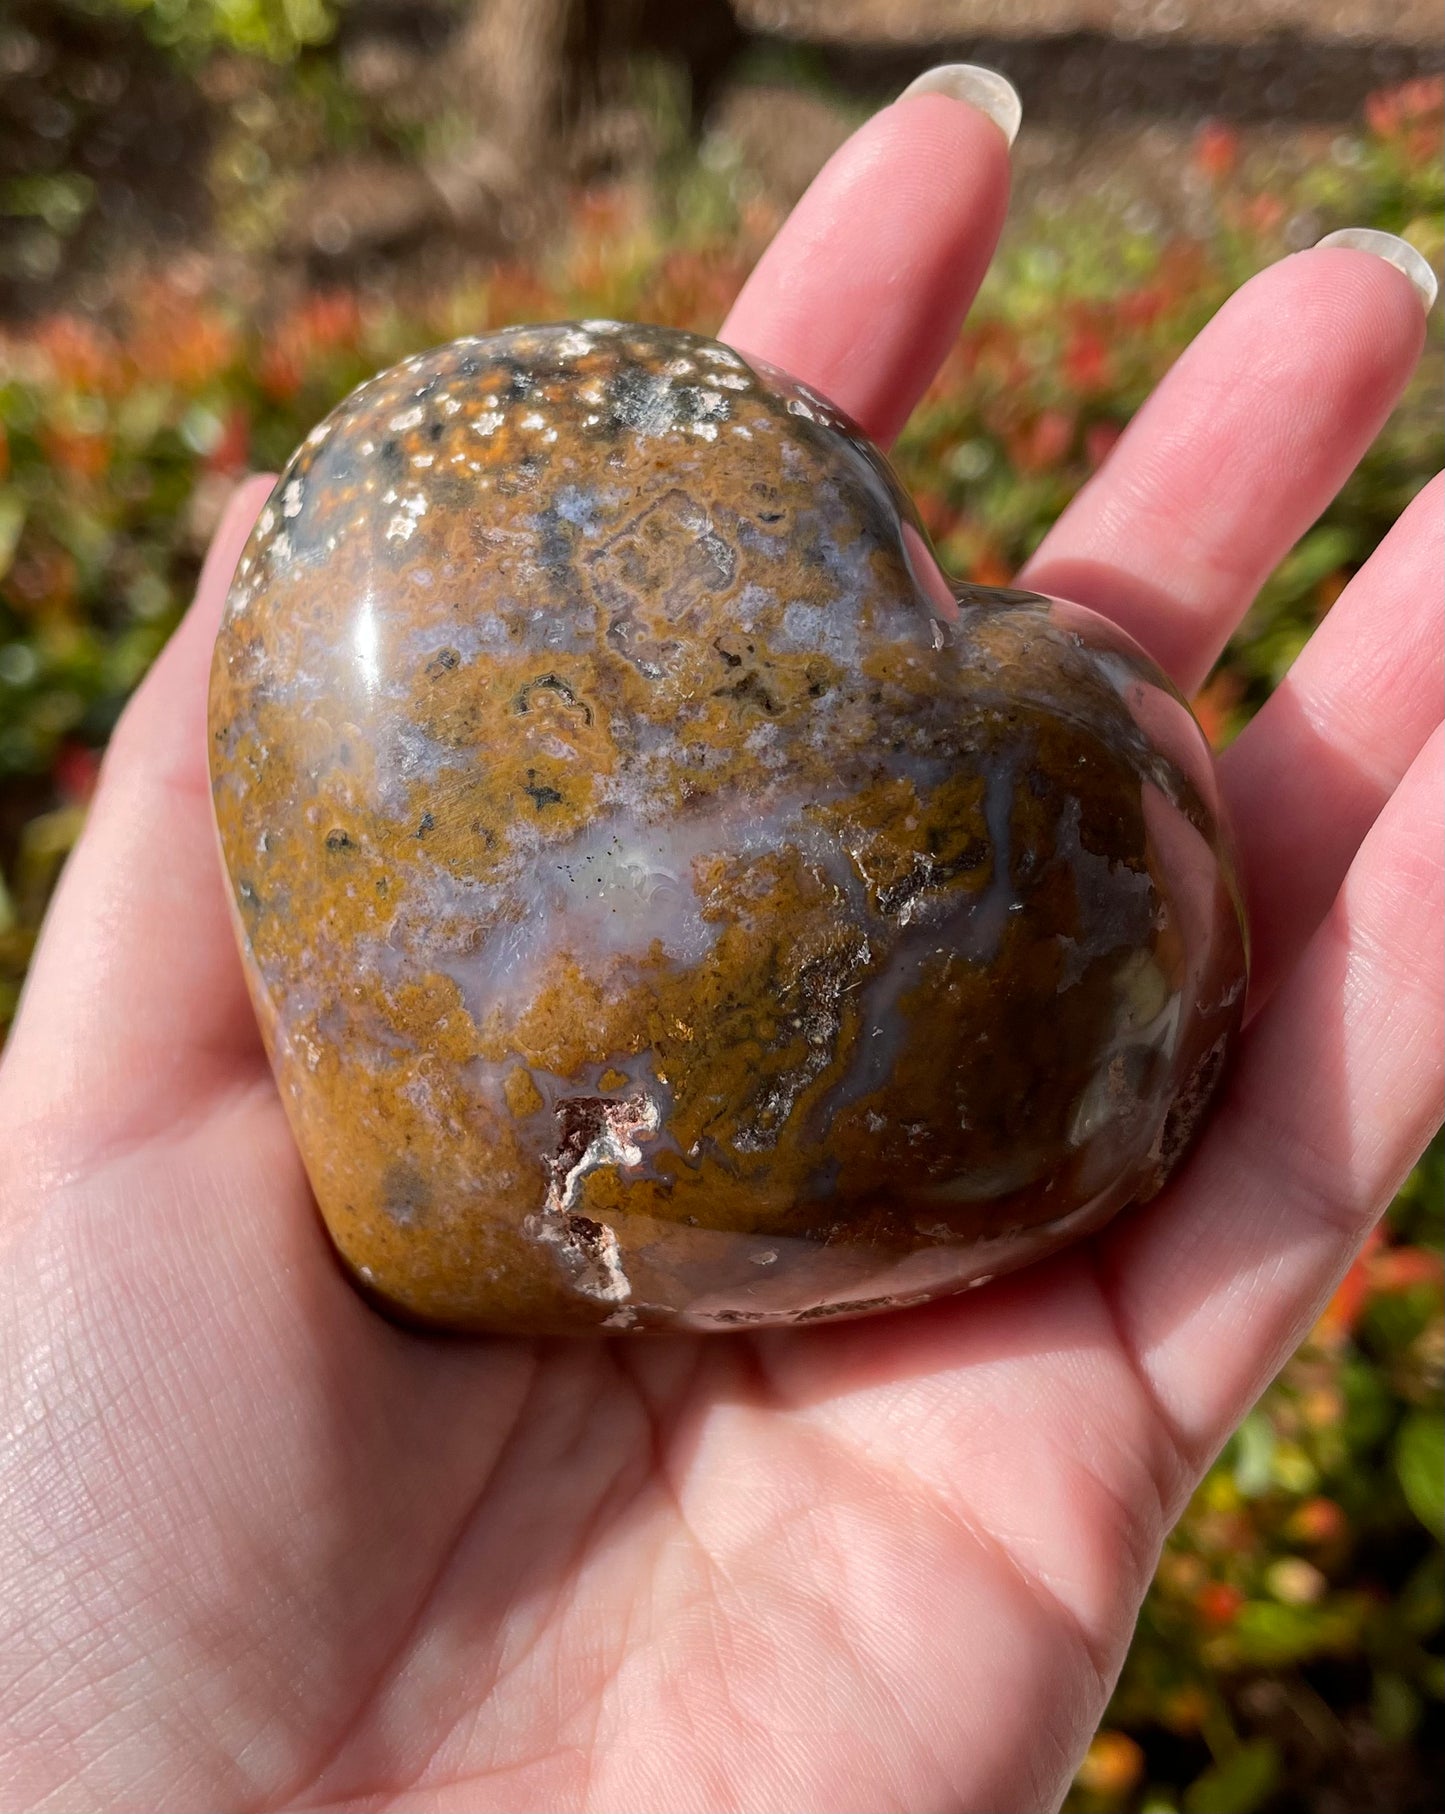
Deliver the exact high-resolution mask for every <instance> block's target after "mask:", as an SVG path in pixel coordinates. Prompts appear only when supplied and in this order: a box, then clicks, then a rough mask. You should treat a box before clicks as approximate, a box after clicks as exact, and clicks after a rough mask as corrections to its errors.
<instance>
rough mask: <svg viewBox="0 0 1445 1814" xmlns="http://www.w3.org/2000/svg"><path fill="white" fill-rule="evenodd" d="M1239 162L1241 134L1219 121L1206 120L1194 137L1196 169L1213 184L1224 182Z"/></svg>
mask: <svg viewBox="0 0 1445 1814" xmlns="http://www.w3.org/2000/svg"><path fill="white" fill-rule="evenodd" d="M1238 162H1239V134H1238V133H1237V132H1236V131H1235V130H1234V128H1233V127H1232V126H1225V125H1222V124H1221V123H1220V121H1218V120H1206V121H1205V122H1204V124H1203V125H1202V126H1201V127H1200V128H1199V130H1198V132H1196V133H1195V135H1194V152H1193V163H1194V168H1195V169H1196V170H1197V171H1199V172H1200V174H1201V175H1203V176H1207V177H1208V178H1209V180H1210V182H1212V183H1218V182H1222V181H1223V179H1224V178H1225V177H1227V176H1229V175H1230V174H1232V172H1233V170H1234V167H1235V165H1236V164H1238Z"/></svg>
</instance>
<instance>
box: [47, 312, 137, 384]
mask: <svg viewBox="0 0 1445 1814" xmlns="http://www.w3.org/2000/svg"><path fill="white" fill-rule="evenodd" d="M29 340H30V344H31V345H32V346H33V347H34V348H35V349H36V351H37V352H39V353H40V354H41V356H42V357H43V358H44V360H45V362H46V364H47V365H48V366H49V367H50V372H51V376H52V377H53V378H54V379H55V382H56V383H57V384H62V385H65V386H66V387H67V388H68V389H70V390H77V391H86V392H89V393H91V394H93V395H96V396H110V397H113V396H117V395H119V394H120V392H121V391H123V390H124V389H125V382H126V381H125V372H124V369H123V367H122V365H121V361H120V358H119V356H118V354H117V351H116V346H115V342H114V341H113V340H112V339H111V337H110V336H109V335H108V334H105V333H102V332H101V330H100V329H99V328H97V327H94V326H92V325H91V323H90V322H88V321H82V320H80V319H78V318H77V317H76V316H74V315H52V316H50V317H49V319H48V320H45V321H42V322H41V323H40V325H39V326H38V327H36V328H35V329H34V330H33V331H32V332H31V334H30V335H29Z"/></svg>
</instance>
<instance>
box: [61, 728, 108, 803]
mask: <svg viewBox="0 0 1445 1814" xmlns="http://www.w3.org/2000/svg"><path fill="white" fill-rule="evenodd" d="M50 775H51V779H52V780H53V781H54V782H55V786H56V789H57V791H58V792H59V794H60V797H61V798H62V799H63V800H64V801H65V803H66V805H67V806H84V805H85V804H86V802H87V801H88V800H89V799H90V796H91V795H92V794H93V793H94V792H95V784H96V781H97V780H98V779H99V777H100V755H99V752H98V751H96V750H93V749H89V748H87V747H86V745H85V744H83V743H62V744H61V746H60V748H59V749H58V750H57V751H56V754H55V760H54V762H53V763H52V764H51V766H50Z"/></svg>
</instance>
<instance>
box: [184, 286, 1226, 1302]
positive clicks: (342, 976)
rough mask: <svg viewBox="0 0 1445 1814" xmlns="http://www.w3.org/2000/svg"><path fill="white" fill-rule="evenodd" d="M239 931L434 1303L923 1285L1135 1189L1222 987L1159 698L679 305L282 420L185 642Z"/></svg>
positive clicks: (379, 1250) (1106, 636)
mask: <svg viewBox="0 0 1445 1814" xmlns="http://www.w3.org/2000/svg"><path fill="white" fill-rule="evenodd" d="M211 731H212V744H211V749H212V771H213V779H214V794H215V805H216V815H217V820H218V823H219V827H220V833H221V841H222V845H223V849H224V852H225V859H226V863H227V866H228V869H229V873H230V878H231V883H232V888H233V892H234V900H235V906H236V913H237V919H238V924H239V928H240V933H241V943H242V949H243V953H244V956H245V961H246V967H247V972H248V977H249V981H250V985H251V989H252V993H253V997H254V1000H255V1003H256V1007H257V1011H258V1014H259V1017H260V1021H261V1026H262V1030H263V1032H264V1035H265V1038H266V1041H267V1045H268V1048H269V1050H270V1052H271V1055H272V1060H273V1063H274V1066H275V1069H276V1074H277V1078H278V1082H279V1085H280V1089H281V1093H282V1097H283V1099H284V1102H285V1105H286V1109H287V1112H288V1114H289V1116H290V1119H291V1123H292V1126H293V1128H294V1130H295V1134H296V1138H297V1141H298V1143H299V1146H300V1149H301V1153H302V1155H303V1157H304V1159H305V1162H306V1166H307V1170H308V1172H309V1174H310V1177H311V1181H312V1184H313V1186H314V1188H315V1192H316V1197H317V1201H318V1203H319V1205H320V1208H321V1212H322V1215H323V1216H324V1218H325V1221H326V1224H327V1227H328V1228H329V1230H330V1232H331V1236H332V1238H333V1240H334V1242H335V1244H336V1247H337V1249H338V1251H339V1253H340V1255H341V1256H342V1258H343V1260H344V1261H345V1263H346V1264H347V1265H348V1267H349V1268H350V1269H351V1271H352V1273H353V1275H354V1276H355V1277H356V1279H357V1280H358V1281H359V1282H360V1284H361V1285H362V1287H363V1289H365V1290H367V1291H368V1292H369V1293H370V1294H371V1295H372V1296H373V1297H374V1298H375V1300H376V1301H378V1302H379V1303H381V1304H382V1305H384V1306H385V1307H388V1308H389V1309H391V1310H392V1311H394V1312H395V1313H397V1314H400V1315H404V1316H407V1317H411V1318H414V1319H417V1320H420V1321H423V1322H427V1323H434V1324H441V1325H444V1326H447V1327H451V1328H456V1329H504V1330H537V1331H549V1330H559V1331H560V1330H587V1329H598V1328H601V1329H608V1330H626V1329H630V1330H641V1329H648V1328H659V1327H674V1328H676V1327H688V1328H696V1329H712V1328H729V1327H737V1326H740V1325H741V1326H756V1325H759V1324H769V1323H778V1322H792V1321H805V1320H809V1319H812V1318H819V1317H825V1316H835V1315H845V1314H850V1313H852V1314H856V1313H860V1312H863V1311H867V1310H874V1309H883V1308H887V1307H891V1306H893V1305H895V1304H900V1303H905V1302H911V1301H914V1300H917V1299H921V1298H926V1297H932V1296H936V1295H938V1294H939V1293H942V1292H946V1291H952V1290H956V1289H958V1288H959V1287H961V1286H963V1285H966V1284H968V1283H971V1282H973V1281H975V1280H977V1279H979V1278H981V1277H984V1276H986V1275H989V1274H993V1273H996V1272H998V1271H1000V1270H1002V1269H1004V1268H1007V1267H1012V1266H1017V1265H1019V1264H1020V1263H1022V1262H1023V1261H1025V1260H1028V1259H1030V1258H1033V1257H1035V1256H1036V1255H1038V1254H1041V1253H1044V1252H1047V1251H1050V1250H1051V1249H1053V1248H1055V1247H1057V1246H1059V1245H1061V1244H1062V1243H1063V1242H1064V1241H1065V1240H1067V1239H1069V1238H1072V1237H1073V1236H1075V1235H1077V1234H1079V1233H1082V1232H1085V1231H1087V1230H1090V1229H1093V1228H1096V1227H1098V1226H1099V1225H1101V1224H1102V1223H1103V1222H1105V1221H1106V1220H1107V1219H1108V1218H1109V1217H1110V1216H1112V1215H1113V1214H1114V1213H1115V1212H1116V1211H1118V1210H1119V1209H1120V1208H1121V1207H1123V1206H1124V1205H1125V1204H1128V1203H1130V1202H1131V1201H1135V1200H1138V1199H1143V1198H1147V1197H1148V1196H1149V1195H1151V1194H1152V1193H1153V1192H1154V1191H1155V1190H1157V1189H1158V1187H1159V1185H1160V1183H1161V1182H1162V1180H1163V1178H1164V1177H1165V1175H1166V1174H1167V1173H1168V1171H1169V1170H1170V1168H1171V1167H1172V1166H1173V1164H1174V1163H1175V1162H1176V1161H1177V1160H1178V1158H1179V1157H1180V1155H1181V1154H1182V1152H1183V1151H1184V1149H1185V1148H1186V1146H1187V1145H1188V1143H1189V1141H1190V1140H1191V1138H1192V1136H1193V1134H1194V1132H1195V1131H1196V1129H1197V1127H1198V1125H1199V1123H1200V1120H1201V1117H1202V1114H1203V1111H1204V1109H1205V1107H1206V1105H1207V1102H1208V1099H1209V1097H1210V1095H1211V1092H1212V1091H1213V1089H1214V1086H1215V1083H1216V1082H1217V1080H1218V1078H1219V1076H1220V1073H1221V1070H1222V1067H1223V1064H1224V1061H1225V1057H1226V1053H1227V1050H1228V1047H1229V1045H1230V1042H1231V1040H1232V1038H1233V1036H1234V1034H1235V1032H1236V1030H1237V1028H1238V1025H1239V1020H1240V1015H1241V1011H1242V1007H1243V994H1244V977H1245V956H1244V943H1243V933H1242V925H1241V918H1240V907H1239V900H1238V893H1237V889H1236V885H1235V881H1234V877H1233V873H1232V869H1231V865H1230V860H1229V857H1228V853H1227V848H1226V846H1225V840H1224V838H1223V835H1222V833H1221V828H1220V822H1219V810H1220V809H1219V801H1218V794H1217V790H1216V786H1215V780H1214V774H1213V768H1212V764H1211V760H1210V756H1209V752H1208V749H1207V747H1206V745H1205V741H1204V738H1203V736H1202V734H1201V733H1200V731H1199V729H1198V727H1197V726H1196V725H1195V723H1194V721H1193V719H1192V718H1191V716H1190V714H1189V711H1188V709H1187V707H1186V706H1185V705H1184V704H1183V702H1182V701H1181V700H1180V699H1179V697H1178V695H1177V694H1176V693H1175V692H1174V690H1173V689H1172V688H1171V687H1170V685H1169V684H1168V682H1167V681H1165V680H1164V678H1163V676H1162V675H1161V674H1160V673H1159V672H1158V670H1157V669H1155V668H1154V667H1153V665H1152V664H1151V663H1150V662H1149V661H1148V660H1147V658H1145V657H1144V656H1143V655H1142V654H1141V653H1140V652H1139V650H1138V649H1137V648H1136V647H1135V646H1134V645H1133V644H1132V643H1131V642H1130V641H1129V640H1128V638H1127V637H1125V636H1124V635H1123V634H1122V633H1121V632H1120V631H1118V630H1116V629H1114V628H1112V627H1111V626H1110V625H1109V624H1107V623H1106V622H1105V621H1104V620H1102V619H1100V618H1098V617H1096V616H1094V615H1092V614H1091V613H1089V612H1086V611H1084V610H1082V609H1080V608H1078V607H1076V606H1072V605H1067V604H1063V603H1060V602H1058V601H1052V600H1048V599H1043V598H1040V597H1038V596H1037V595H1034V594H1029V593H1018V592H1003V591H994V590H981V589H970V588H968V587H952V586H950V585H949V584H948V583H946V582H945V581H944V580H943V578H942V576H941V575H940V573H939V572H938V569H937V568H936V566H935V565H934V564H933V562H932V560H931V558H930V556H929V555H928V552H927V549H926V545H925V543H924V540H923V538H922V535H921V532H920V531H919V530H918V528H917V523H916V519H915V517H914V515H913V513H912V510H911V507H910V506H909V505H908V503H907V501H906V500H905V499H904V498H903V497H902V495H901V493H900V491H899V489H898V487H897V483H896V481H895V480H894V479H893V477H892V475H891V472H890V470H889V468H888V467H887V465H886V463H885V462H884V461H883V459H882V457H881V456H880V455H879V454H878V453H877V452H876V450H875V449H873V448H872V447H871V445H870V444H869V443H868V442H867V441H866V440H864V439H863V438H862V437H861V436H860V435H859V433H858V432H857V430H856V429H854V428H853V427H852V426H851V424H849V423H848V422H847V421H845V420H843V419H842V418H840V417H839V416H838V415H837V414H836V412H835V411H833V410H832V408H831V407H830V406H829V405H828V404H827V403H826V402H825V401H824V400H823V399H821V398H820V397H818V396H816V395H815V394H813V393H812V392H810V391H808V390H806V389H805V388H803V387H802V386H799V385H796V384H794V383H793V382H792V381H791V380H789V379H787V378H786V377H784V376H783V375H782V374H781V373H778V372H775V371H772V370H769V369H768V368H766V367H760V366H757V365H754V364H750V363H745V362H744V360H743V359H742V358H740V357H739V356H738V355H737V354H736V353H733V352H731V351H729V350H728V349H727V348H725V347H723V346H720V345H718V344H716V343H714V342H712V341H708V340H704V339H699V338H695V337H693V336H689V335H684V334H679V333H675V332H671V331H665V330H662V329H655V328H634V327H625V326H619V325H618V324H615V323H611V322H586V323H582V324H580V325H570V326H564V327H549V328H532V329H519V330H516V331H512V332H508V333H501V334H495V335H489V336H486V337H483V338H476V339H468V340H461V341H458V342H456V343H454V344H453V345H451V346H448V347H443V348H441V349H439V350H437V351H435V352H432V353H428V354H424V355H421V356H419V357H417V358H415V359H411V360H408V361H407V362H406V363H405V364H403V365H401V366H398V367H397V368H396V369H395V370H393V371H391V372H388V373H385V374H383V375H382V376H381V377H380V378H377V379H376V380H374V381H373V382H372V383H370V384H368V385H366V386H364V387H363V388H362V389H360V390H359V391H357V392H356V393H354V394H353V395H352V396H351V397H350V398H348V399H347V400H346V402H344V403H343V404H342V405H341V406H340V407H339V408H338V409H337V410H336V411H335V412H334V413H333V414H332V415H331V416H329V417H328V418H327V420H326V421H325V422H323V423H322V424H321V425H320V426H319V427H318V428H317V429H315V430H314V431H313V432H312V434H311V435H310V436H309V437H308V439H307V441H306V442H305V444H304V445H303V446H302V448H301V449H300V450H299V451H298V453H297V454H296V456H295V458H294V459H293V460H292V462H291V464H290V465H289V466H288V468H287V470H286V472H285V473H284V474H283V475H282V477H281V479H280V481H279V483H278V485H277V487H276V491H275V493H274V495H273V497H272V500H271V502H270V504H269V506H268V507H267V509H266V511H265V512H264V514H263V516H262V518H261V521H260V523H259V525H258V527H257V529H256V532H255V534H254V536H253V537H252V540H251V542H250V545H249V546H248V548H247V550H246V553H245V555H244V557H243V559H242V561H241V565H240V568H239V571H238V574H237V577H236V581H235V584H234V586H233V589H232V593H231V598H230V602H229V606H228V610H227V615H226V619H225V623H224V626H223V628H222V631H221V634H220V638H219V641H218V644H217V651H216V659H215V666H214V671H213V679H212V694H211Z"/></svg>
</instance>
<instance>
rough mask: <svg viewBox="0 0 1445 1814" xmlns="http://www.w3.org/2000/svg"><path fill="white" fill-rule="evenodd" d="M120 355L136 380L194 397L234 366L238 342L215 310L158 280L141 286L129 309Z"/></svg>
mask: <svg viewBox="0 0 1445 1814" xmlns="http://www.w3.org/2000/svg"><path fill="white" fill-rule="evenodd" d="M130 318H131V327H130V332H129V334H128V335H127V336H126V352H127V353H128V354H129V356H130V361H131V364H132V365H133V366H134V367H135V370H136V373H137V375H138V376H139V377H140V378H141V379H142V380H149V381H150V382H152V383H154V384H167V385H172V386H174V387H175V388H176V389H177V390H181V391H188V392H194V391H198V390H202V389H204V388H205V386H206V385H208V384H210V383H212V382H213V381H214V380H215V379H216V378H218V377H220V375H221V373H222V372H224V371H225V370H226V369H227V368H228V367H229V366H231V365H233V364H234V363H235V361H236V358H237V355H238V353H239V351H240V340H239V337H238V335H237V333H236V331H235V329H234V328H233V327H232V326H231V324H230V322H228V321H227V320H226V318H225V317H224V316H223V315H222V314H221V313H220V312H219V311H218V310H217V309H215V308H212V307H210V306H209V305H207V304H205V303H203V302H200V301H198V299H197V298H196V297H195V296H193V295H191V294H190V293H189V292H187V291H185V290H182V289H181V288H180V287H179V286H177V285H175V284H169V283H166V282H164V281H163V280H157V281H155V282H152V283H147V284H145V285H143V286H142V288H141V289H140V290H139V291H138V292H137V293H136V295H135V297H134V299H133V300H132V302H131V306H130Z"/></svg>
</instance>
